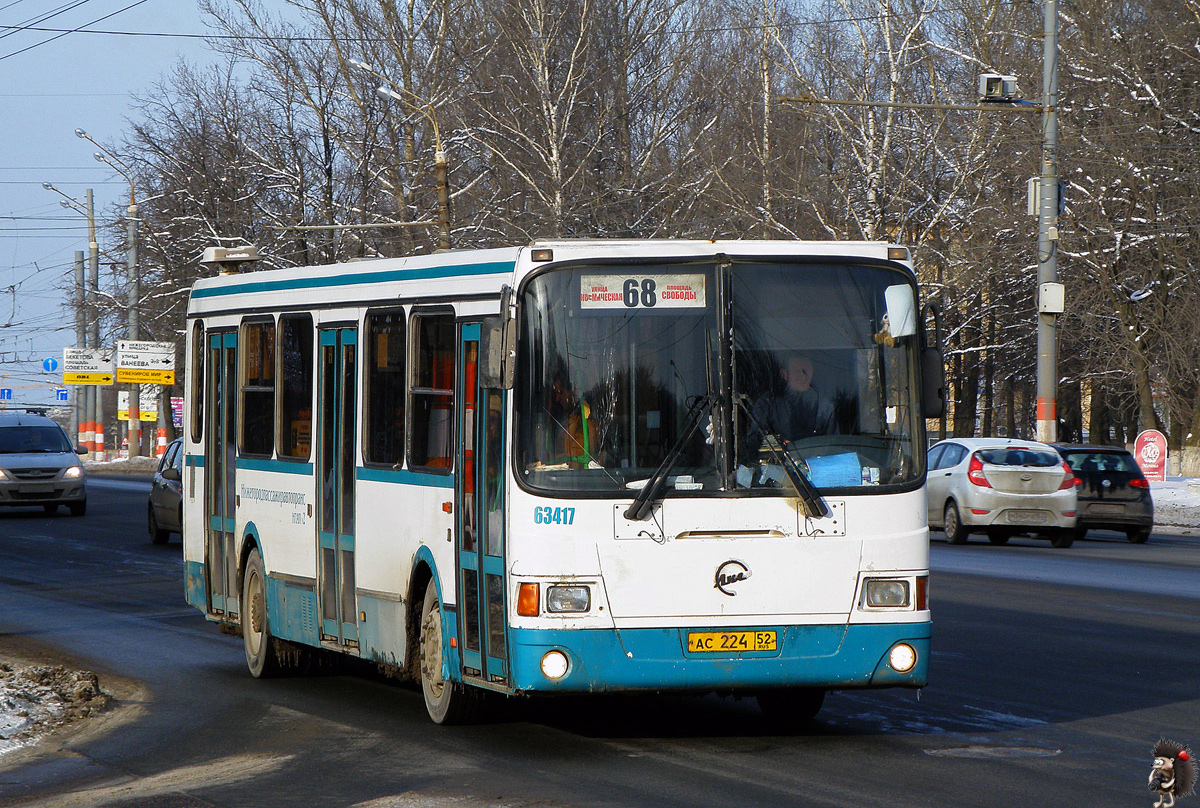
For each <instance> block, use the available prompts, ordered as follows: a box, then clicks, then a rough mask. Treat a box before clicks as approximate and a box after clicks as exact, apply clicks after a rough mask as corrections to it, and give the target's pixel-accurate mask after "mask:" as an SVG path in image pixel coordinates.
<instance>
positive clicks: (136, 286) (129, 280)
mask: <svg viewBox="0 0 1200 808" xmlns="http://www.w3.org/2000/svg"><path fill="white" fill-rule="evenodd" d="M75 134H76V135H78V136H79V137H81V138H83V139H84V140H88V141H91V143H92V145H93V146H95V147H96V148H98V149H99V150H100V151H98V152H96V153H95V154H94V155H92V156H93V157H95V158H96V159H97V160H99V161H100V162H101V163H107V164H108V165H109V166H111V167H112V168H113V169H114V170H115V171H116V172H117V173H118V174H120V175H121V176H123V177H124V178H125V180H126V181H127V182H128V183H129V207H128V208H126V213H127V214H128V215H127V233H128V240H129V247H128V255H127V258H126V261H125V279H126V285H127V287H128V290H129V294H128V306H129V313H128V317H127V320H126V323H127V331H128V335H129V339H130V340H138V339H141V337H140V336H139V334H138V303H139V301H140V299H141V276H140V275H139V273H138V253H137V236H138V206H137V200H136V198H135V192H134V186H133V171H131V170H130V168H129V166H127V165H125V164H124V163H123V162H121V161H120V160H119V159H117V157H116V156H115V155H113V154H112V153H111V152H110V151H109V150H108V149H106V148H104V147H103V146H101V145H100V144H99V143H97V142H96V141H95V140H92V136H91V135H89V134H88V133H87V132H85V131H83V130H82V129H76V130H75ZM141 390H142V386H141V385H140V384H131V385H129V457H131V458H134V457H138V456H139V455H140V454H141V441H142V432H141ZM134 413H137V417H134Z"/></svg>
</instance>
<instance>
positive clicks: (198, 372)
mask: <svg viewBox="0 0 1200 808" xmlns="http://www.w3.org/2000/svg"><path fill="white" fill-rule="evenodd" d="M204 356H205V350H204V322H203V321H201V320H197V321H196V322H195V323H194V324H193V325H192V367H191V368H190V370H191V374H192V376H191V380H190V381H191V386H192V390H191V392H192V407H191V411H190V412H189V413H188V418H189V420H190V421H191V422H192V423H191V430H192V443H199V442H200V439H201V438H202V437H204Z"/></svg>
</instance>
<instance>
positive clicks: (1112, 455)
mask: <svg viewBox="0 0 1200 808" xmlns="http://www.w3.org/2000/svg"><path fill="white" fill-rule="evenodd" d="M1066 458H1067V465H1068V466H1070V467H1071V468H1072V469H1073V470H1074V471H1080V472H1088V471H1120V472H1125V473H1128V474H1138V473H1140V471H1141V470H1140V469H1139V468H1138V466H1137V463H1136V462H1135V461H1134V459H1133V455H1130V454H1125V453H1123V452H1068V453H1067V454H1066Z"/></svg>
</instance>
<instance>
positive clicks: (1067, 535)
mask: <svg viewBox="0 0 1200 808" xmlns="http://www.w3.org/2000/svg"><path fill="white" fill-rule="evenodd" d="M1074 543H1075V529H1074V528H1066V529H1062V530H1056V531H1054V532H1053V533H1051V534H1050V546H1051V547H1057V548H1058V549H1060V550H1065V549H1066V548H1068V547H1070V546H1071V545H1072V544H1074Z"/></svg>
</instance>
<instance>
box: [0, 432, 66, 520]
mask: <svg viewBox="0 0 1200 808" xmlns="http://www.w3.org/2000/svg"><path fill="white" fill-rule="evenodd" d="M81 454H87V449H84V448H83V447H82V446H76V445H74V444H72V443H71V440H70V439H69V438H68V437H67V433H66V432H64V431H63V428H62V427H61V426H59V425H58V424H57V423H56V422H55V421H54V420H53V419H50V418H47V417H46V416H45V415H41V414H38V413H31V412H3V413H0V505H41V506H42V508H44V509H45V511H46V513H54V512H55V511H57V510H58V506H59V505H66V506H67V509H68V510H69V511H70V512H71V515H72V516H83V515H84V513H86V512H87V472H86V471H84V470H83V464H82V463H80V462H79V455H81Z"/></svg>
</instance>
